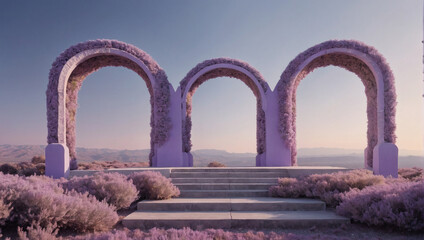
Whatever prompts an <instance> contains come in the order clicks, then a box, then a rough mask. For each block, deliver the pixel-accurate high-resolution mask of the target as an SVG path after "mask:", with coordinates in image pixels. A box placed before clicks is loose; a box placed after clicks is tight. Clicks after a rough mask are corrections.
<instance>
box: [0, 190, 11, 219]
mask: <svg viewBox="0 0 424 240" xmlns="http://www.w3.org/2000/svg"><path fill="white" fill-rule="evenodd" d="M3 195H5V192H4V191H3V192H1V193H0V197H1V200H0V226H3V225H4V224H5V222H6V220H7V219H8V218H9V216H10V211H11V210H12V209H11V207H10V205H11V204H6V203H5V202H4V200H3V199H4V197H3Z"/></svg>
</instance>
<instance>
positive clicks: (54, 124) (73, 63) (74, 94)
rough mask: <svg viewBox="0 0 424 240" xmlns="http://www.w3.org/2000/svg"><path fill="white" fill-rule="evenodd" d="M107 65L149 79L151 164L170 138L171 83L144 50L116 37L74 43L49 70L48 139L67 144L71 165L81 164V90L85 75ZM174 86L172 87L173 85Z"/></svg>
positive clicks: (147, 82) (72, 166) (73, 166)
mask: <svg viewBox="0 0 424 240" xmlns="http://www.w3.org/2000/svg"><path fill="white" fill-rule="evenodd" d="M106 66H122V67H126V68H128V69H131V70H133V71H134V72H136V73H137V74H138V75H139V76H140V77H141V78H143V79H144V81H145V82H146V86H147V88H148V90H149V93H150V104H151V118H150V125H151V127H152V129H151V133H150V136H151V140H150V143H151V153H150V164H151V165H152V161H155V149H156V148H157V146H160V145H161V144H163V143H164V142H166V141H167V138H168V131H169V129H170V127H171V122H170V120H169V118H168V112H169V106H170V98H169V95H170V84H169V82H168V79H167V76H166V74H165V72H164V71H163V70H162V68H161V67H160V66H159V65H158V64H157V63H156V62H155V61H154V60H153V59H152V58H151V57H150V56H149V55H148V54H147V53H145V52H144V51H142V50H140V49H138V48H137V47H135V46H133V45H130V44H127V43H124V42H120V41H116V40H93V41H87V42H83V43H79V44H77V45H74V46H71V47H70V48H68V49H67V50H65V51H64V52H63V53H61V54H60V55H59V57H57V59H56V60H55V62H54V63H53V64H52V68H51V69H50V73H49V83H48V88H47V91H46V95H47V127H48V136H47V141H48V143H49V144H51V143H61V144H66V145H67V147H68V148H69V155H70V159H71V164H70V165H71V169H76V168H77V162H76V158H77V156H76V152H75V115H76V110H77V99H78V92H79V89H80V88H81V85H82V82H83V81H84V79H85V78H86V77H87V76H88V75H89V74H91V73H93V72H94V71H97V70H98V69H100V68H102V67H106ZM171 88H172V87H171Z"/></svg>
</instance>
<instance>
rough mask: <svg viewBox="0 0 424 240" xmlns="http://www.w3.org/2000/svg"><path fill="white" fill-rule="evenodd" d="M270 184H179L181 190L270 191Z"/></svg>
mask: <svg viewBox="0 0 424 240" xmlns="http://www.w3.org/2000/svg"><path fill="white" fill-rule="evenodd" d="M274 185H276V184H269V183H177V184H175V186H176V187H178V188H179V189H180V190H268V189H269V188H270V187H271V186H274Z"/></svg>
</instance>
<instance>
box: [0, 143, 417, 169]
mask: <svg viewBox="0 0 424 240" xmlns="http://www.w3.org/2000/svg"><path fill="white" fill-rule="evenodd" d="M44 148H45V146H43V145H0V163H2V162H25V161H30V160H31V158H32V157H33V156H36V155H44ZM415 152H416V151H415ZM77 153H78V160H79V161H81V162H92V161H115V160H116V161H122V162H147V161H148V159H149V153H150V150H148V149H144V150H115V149H106V148H102V149H96V148H77ZM400 153H401V156H399V167H401V168H402V167H414V166H416V167H421V168H424V156H419V155H416V156H414V155H412V154H411V155H405V154H406V153H414V152H413V151H400ZM402 153H403V155H402ZM192 154H193V158H194V166H195V167H202V166H206V165H208V163H210V162H212V161H218V162H221V163H224V164H225V165H227V166H233V167H236V166H255V162H256V161H255V158H256V154H254V153H230V152H227V151H224V150H215V149H199V150H195V151H193V152H192ZM298 154H299V155H298V165H299V166H339V167H346V168H362V167H363V166H364V159H363V150H355V149H338V148H301V149H299V150H298Z"/></svg>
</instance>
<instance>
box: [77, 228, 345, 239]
mask: <svg viewBox="0 0 424 240" xmlns="http://www.w3.org/2000/svg"><path fill="white" fill-rule="evenodd" d="M101 239H120V240H142V239H150V240H167V239H196V240H211V239H217V240H218V239H219V240H233V239H249V240H263V239H268V240H347V239H349V238H345V237H341V236H335V235H327V234H308V235H302V234H292V233H275V232H268V233H264V232H261V231H258V232H254V231H248V232H230V231H225V230H223V229H206V230H192V229H190V228H183V229H174V228H172V229H167V230H165V229H160V228H152V229H150V230H149V231H141V230H139V229H136V230H128V229H124V230H113V231H112V232H108V233H93V234H88V235H85V236H76V237H73V238H71V240H101Z"/></svg>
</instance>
